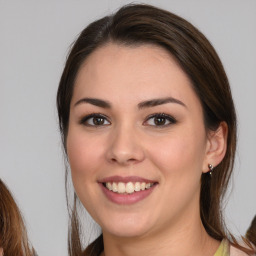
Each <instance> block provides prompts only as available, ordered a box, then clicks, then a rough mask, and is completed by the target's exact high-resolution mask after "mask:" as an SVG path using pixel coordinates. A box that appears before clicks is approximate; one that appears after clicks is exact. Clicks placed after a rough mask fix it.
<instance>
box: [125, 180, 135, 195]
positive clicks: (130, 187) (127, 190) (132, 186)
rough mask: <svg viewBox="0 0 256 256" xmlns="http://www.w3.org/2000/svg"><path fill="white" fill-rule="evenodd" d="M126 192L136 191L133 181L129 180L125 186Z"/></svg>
mask: <svg viewBox="0 0 256 256" xmlns="http://www.w3.org/2000/svg"><path fill="white" fill-rule="evenodd" d="M125 192H126V193H128V194H131V193H133V192H134V185H133V183H132V182H128V183H127V184H126V187H125Z"/></svg>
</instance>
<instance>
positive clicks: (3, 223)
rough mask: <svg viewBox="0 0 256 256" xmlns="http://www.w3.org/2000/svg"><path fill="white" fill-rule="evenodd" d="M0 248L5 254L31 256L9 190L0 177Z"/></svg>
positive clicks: (25, 233)
mask: <svg viewBox="0 0 256 256" xmlns="http://www.w3.org/2000/svg"><path fill="white" fill-rule="evenodd" d="M0 248H2V249H3V251H4V255H5V256H15V255H17V256H33V255H35V251H34V250H33V249H31V248H30V245H29V242H28V237H27V231H26V228H25V225H24V222H23V219H22V216H21V213H20V211H19V208H18V206H17V204H16V203H15V201H14V199H13V196H12V195H11V192H10V191H9V190H8V188H7V187H6V185H5V184H4V183H3V181H2V180H1V179H0Z"/></svg>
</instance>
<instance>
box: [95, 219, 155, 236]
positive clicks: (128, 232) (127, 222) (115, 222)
mask: <svg viewBox="0 0 256 256" xmlns="http://www.w3.org/2000/svg"><path fill="white" fill-rule="evenodd" d="M100 226H101V227H102V231H103V234H104V232H105V233H109V234H111V235H112V236H116V237H124V238H131V237H141V236H143V235H145V234H146V233H147V232H148V231H149V229H150V226H151V225H150V224H149V223H148V222H147V221H146V219H145V218H138V217H137V218H132V217H130V216H129V217H123V218H118V219H114V218H113V219H112V220H111V221H108V222H106V223H100Z"/></svg>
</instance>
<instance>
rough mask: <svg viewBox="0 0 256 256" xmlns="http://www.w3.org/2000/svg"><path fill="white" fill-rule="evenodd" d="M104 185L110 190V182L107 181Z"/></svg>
mask: <svg viewBox="0 0 256 256" xmlns="http://www.w3.org/2000/svg"><path fill="white" fill-rule="evenodd" d="M106 187H107V188H108V189H109V190H112V184H111V183H110V182H107V183H106Z"/></svg>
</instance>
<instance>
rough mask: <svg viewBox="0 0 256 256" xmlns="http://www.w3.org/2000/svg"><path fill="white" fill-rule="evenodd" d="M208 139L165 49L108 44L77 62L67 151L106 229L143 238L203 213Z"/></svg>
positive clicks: (80, 187)
mask: <svg viewBox="0 0 256 256" xmlns="http://www.w3.org/2000/svg"><path fill="white" fill-rule="evenodd" d="M208 144H209V143H208V140H207V134H206V130H205V127H204V122H203V112H202V107H201V104H200V102H199V99H198V97H197V96H196V94H195V92H194V91H193V89H192V86H191V83H190V81H189V79H188V77H187V76H186V74H185V73H184V72H183V71H182V70H181V68H180V67H179V66H178V65H177V63H176V61H175V60H174V59H173V58H172V57H171V56H170V55H169V54H168V53H167V52H166V51H165V50H164V49H161V48H158V47H156V46H151V45H144V46H137V47H126V46H120V45H116V44H108V45H105V46H103V47H102V48H99V49H97V50H96V51H95V52H93V53H92V54H91V55H90V56H89V57H88V58H87V59H86V61H85V63H84V64H83V65H82V67H81V68H80V71H79V73H78V75H77V79H76V82H75V87H74V94H73V97H72V101H71V105H70V120H69V129H68V135H67V152H68V158H69V163H70V166H71V173H72V180H73V184H74V187H75V191H76V193H77V195H78V197H79V199H80V200H81V202H82V204H83V205H84V207H85V208H86V209H87V211H88V212H89V213H90V214H91V216H92V217H93V218H94V219H95V220H96V222H98V223H99V225H100V226H101V227H102V230H103V233H104V232H105V233H109V234H112V235H114V236H121V237H130V236H144V235H146V234H153V233H157V232H159V231H163V230H166V229H171V228H173V227H174V226H175V225H178V224H179V223H181V222H182V223H185V222H186V221H187V222H188V221H189V220H190V219H193V218H195V217H196V218H197V217H198V218H199V216H200V214H199V194H200V178H201V174H202V172H203V171H204V172H205V171H207V165H208V160H207V150H208ZM107 187H108V188H107Z"/></svg>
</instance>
